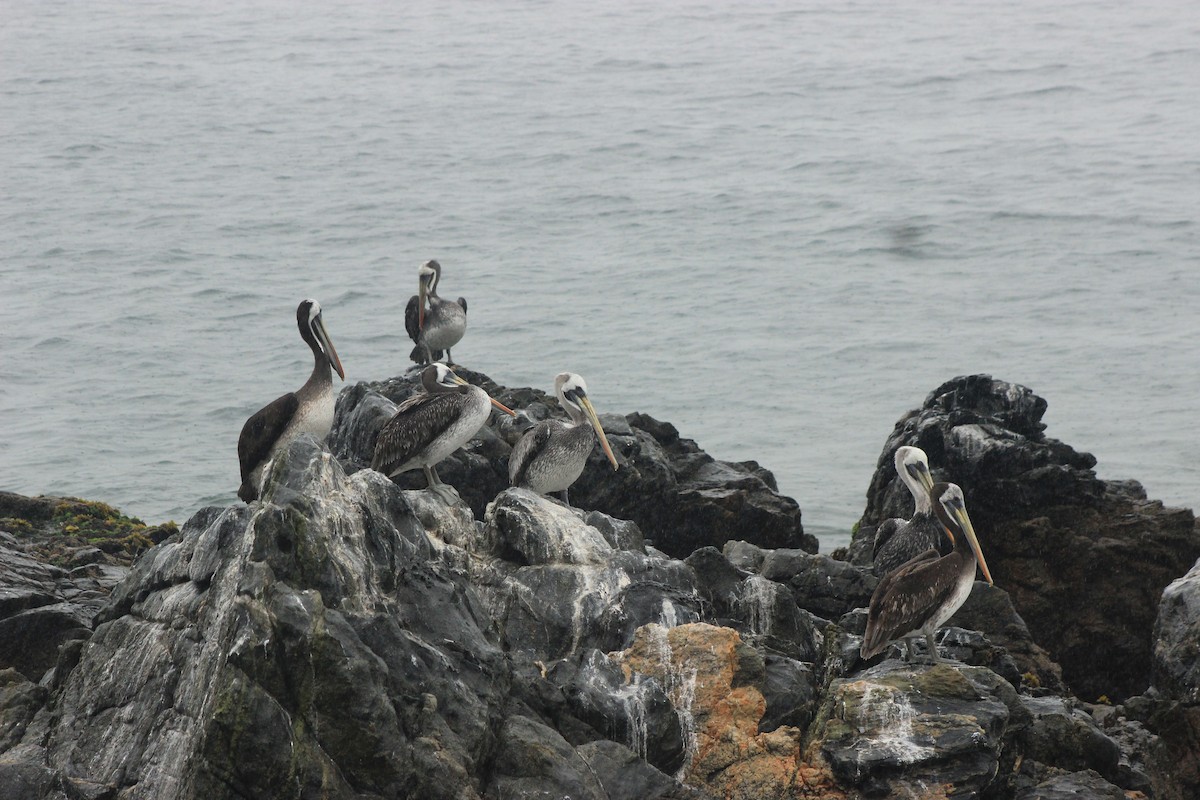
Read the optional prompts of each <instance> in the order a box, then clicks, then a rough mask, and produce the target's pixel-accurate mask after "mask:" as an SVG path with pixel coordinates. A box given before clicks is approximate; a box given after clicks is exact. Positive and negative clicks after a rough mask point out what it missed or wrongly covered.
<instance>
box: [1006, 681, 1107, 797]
mask: <svg viewBox="0 0 1200 800" xmlns="http://www.w3.org/2000/svg"><path fill="white" fill-rule="evenodd" d="M1022 703H1023V704H1024V705H1025V708H1026V709H1027V710H1028V711H1029V713H1030V715H1031V716H1032V718H1033V721H1032V723H1031V724H1030V727H1029V730H1028V732H1027V734H1026V737H1025V754H1026V757H1028V758H1032V759H1034V760H1036V761H1038V762H1040V763H1042V764H1046V765H1048V766H1051V767H1055V768H1058V769H1062V770H1065V771H1067V772H1079V771H1082V770H1093V771H1095V772H1097V773H1099V774H1100V775H1101V776H1103V777H1104V779H1105V780H1107V781H1110V782H1112V781H1115V780H1117V779H1118V764H1119V761H1120V758H1121V752H1120V749H1119V748H1118V747H1117V744H1116V742H1114V741H1113V740H1112V739H1110V738H1109V737H1108V736H1106V735H1105V734H1104V732H1103V731H1102V730H1100V728H1099V727H1098V726H1097V725H1096V724H1095V722H1093V721H1092V718H1091V717H1090V716H1089V715H1088V714H1086V713H1084V712H1083V711H1082V710H1081V709H1079V708H1078V707H1076V706H1075V705H1074V704H1072V703H1070V702H1069V701H1067V700H1064V699H1063V698H1061V697H1026V698H1022Z"/></svg>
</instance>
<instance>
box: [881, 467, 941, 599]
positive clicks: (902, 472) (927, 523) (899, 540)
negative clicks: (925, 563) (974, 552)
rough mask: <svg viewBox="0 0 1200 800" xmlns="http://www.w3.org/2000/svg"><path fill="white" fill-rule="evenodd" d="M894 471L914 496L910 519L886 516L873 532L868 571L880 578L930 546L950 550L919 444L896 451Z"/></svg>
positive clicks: (930, 478)
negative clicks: (935, 510) (932, 499)
mask: <svg viewBox="0 0 1200 800" xmlns="http://www.w3.org/2000/svg"><path fill="white" fill-rule="evenodd" d="M896 474H897V475H899V476H900V480H902V481H904V485H905V486H907V487H908V491H909V492H911V493H912V496H913V506H914V507H913V515H912V519H908V520H904V519H885V520H884V521H883V522H881V523H880V524H879V528H878V529H877V530H876V531H875V544H874V546H873V547H872V550H871V557H872V566H871V571H872V572H874V573H875V574H876V575H878V576H879V577H881V578H882V577H883V576H884V575H886V574H888V573H889V572H891V571H892V570H894V569H896V568H897V567H899V566H900V565H901V564H903V563H905V562H906V561H908V560H909V559H911V558H913V557H915V556H919V555H921V554H922V553H924V552H925V551H926V550H928V549H930V548H934V549H936V550H938V551H939V552H940V553H941V554H942V555H946V554H947V553H949V552H950V548H949V547H947V546H945V539H944V538H943V537H942V526H941V525H940V524H939V523H938V521H937V519H936V518H935V517H934V515H933V506H931V505H930V502H929V490H930V489H931V488H933V477H932V476H931V475H930V474H929V460H928V459H927V458H926V457H925V451H924V450H922V449H921V448H919V447H901V448H900V449H898V450H897V451H896Z"/></svg>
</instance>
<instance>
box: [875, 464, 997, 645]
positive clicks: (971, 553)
mask: <svg viewBox="0 0 1200 800" xmlns="http://www.w3.org/2000/svg"><path fill="white" fill-rule="evenodd" d="M929 496H930V500H931V501H932V505H933V512H934V514H935V515H936V516H937V518H938V520H939V521H940V522H941V524H942V526H943V528H944V530H945V532H946V535H947V536H949V537H950V540H951V541H952V542H953V543H954V550H953V551H951V552H950V554H949V555H945V556H939V555H938V551H937V550H935V549H932V548H930V549H929V550H926V551H925V552H924V553H922V554H921V555H919V556H917V557H916V558H913V559H911V560H910V561H908V562H906V563H905V564H903V565H902V566H900V567H899V568H897V569H896V570H894V571H893V572H890V573H888V574H887V575H886V576H884V578H883V580H881V581H880V582H879V585H878V586H876V587H875V593H874V594H872V595H871V603H870V605H869V606H868V608H867V630H866V633H864V634H863V642H862V648H861V650H860V653H861V654H862V657H863V658H864V659H867V658H872V657H873V656H876V655H878V654H879V653H882V652H883V651H884V650H885V649H887V646H888V645H889V644H891V643H892V642H895V641H898V640H901V639H902V640H904V643H905V650H906V653H907V657H908V658H909V659H911V658H912V648H911V646H910V645H909V639H912V638H916V637H918V636H924V637H925V641H926V643H928V645H929V653H930V655H931V656H932V658H933V660H934V661H935V662H940V661H941V660H942V658H941V656H940V655H939V654H938V651H937V645H936V644H935V643H934V641H933V634H934V632H935V631H937V629H938V628H940V627H941V626H942V625H944V624H945V623H946V620H948V619H950V617H952V616H953V615H954V612H955V611H957V610H958V609H959V607H960V606H961V605H962V604H963V603H964V602H965V601H966V599H967V596H968V595H970V594H971V588H972V587H973V586H974V585H975V570H976V568H978V569H979V570H980V571H981V572H982V573H983V577H984V579H985V580H986V581H987V582H988V585H991V583H992V574H991V572H989V571H988V566H987V562H986V561H985V560H984V558H983V551H982V550H981V549H980V547H979V539H978V538H976V536H975V529H974V527H973V526H972V525H971V518H970V517H969V516H967V508H966V503H965V501H964V500H963V493H962V489H960V488H959V487H958V486H957V485H955V484H953V483H935V484H934V485H933V488H932V489H930V491H929Z"/></svg>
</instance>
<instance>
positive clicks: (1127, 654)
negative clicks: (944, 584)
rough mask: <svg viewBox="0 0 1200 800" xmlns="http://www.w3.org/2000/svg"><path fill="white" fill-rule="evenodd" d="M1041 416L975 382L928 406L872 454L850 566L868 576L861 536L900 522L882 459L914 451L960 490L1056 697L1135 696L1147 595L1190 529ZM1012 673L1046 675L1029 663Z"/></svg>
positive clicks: (1148, 615) (896, 490)
mask: <svg viewBox="0 0 1200 800" xmlns="http://www.w3.org/2000/svg"><path fill="white" fill-rule="evenodd" d="M1045 411H1046V401H1045V400H1043V399H1042V398H1040V397H1038V396H1037V395H1035V394H1033V392H1032V391H1030V390H1029V389H1028V388H1026V387H1023V386H1019V385H1017V384H1012V383H1006V382H1004V381H999V380H994V379H992V378H991V377H990V376H988V375H972V376H968V377H961V378H955V379H954V380H952V381H948V382H947V383H945V384H943V385H942V386H940V387H938V388H937V389H935V390H934V391H933V392H931V393H930V394H929V396H928V397H926V398H925V402H924V404H923V405H922V406H921V408H919V409H917V410H915V411H911V412H909V413H908V414H906V415H905V416H904V417H902V418H901V419H900V421H899V422H897V423H896V427H895V429H894V430H893V432H892V434H891V436H889V437H888V440H887V442H886V443H885V445H884V448H883V452H882V453H881V454H880V457H879V462H878V466H877V469H876V472H875V475H874V477H873V478H872V480H871V485H870V488H869V490H868V493H867V507H866V510H865V511H864V512H863V516H862V519H861V521H860V524H859V527H858V531H857V533H856V535H855V537H854V540H853V542H852V544H851V548H850V554H851V558H852V560H853V561H855V563H859V564H866V563H868V562H869V560H870V549H871V540H872V536H873V530H874V526H875V525H877V524H878V523H879V522H880V521H882V520H883V519H886V518H888V517H893V516H900V517H908V516H910V515H911V513H912V508H911V504H912V500H911V498H909V497H908V495H907V489H905V488H904V487H903V486H902V485H901V483H900V481H899V479H898V478H897V477H896V474H895V467H894V465H893V456H894V453H895V451H896V449H897V448H899V447H900V446H901V445H906V444H907V445H915V446H917V447H920V448H922V449H923V450H924V451H925V452H926V454H927V455H928V456H929V462H930V466H931V468H932V470H933V474H934V476H935V478H937V479H939V480H949V481H953V482H955V483H957V484H959V485H960V486H962V488H963V491H964V493H965V495H966V499H967V508H968V510H969V512H970V515H971V519H972V521H973V522H974V524H975V528H976V530H977V531H978V533H979V537H980V543H981V545H982V547H983V551H984V555H985V557H986V558H987V561H988V565H989V567H990V568H991V571H992V575H993V577H994V578H995V580H996V585H997V586H999V587H1001V588H1003V589H1004V590H1005V591H1007V592H1008V594H1009V595H1010V596H1011V597H1012V601H1013V604H1014V606H1015V608H1016V610H1017V611H1018V612H1019V614H1020V616H1021V618H1022V619H1023V620H1024V621H1025V623H1027V625H1028V629H1029V631H1030V632H1031V633H1032V635H1033V639H1034V641H1036V643H1037V644H1038V645H1040V646H1041V647H1043V648H1045V649H1046V651H1047V652H1048V653H1049V655H1050V657H1051V658H1052V659H1053V661H1054V662H1057V663H1058V664H1060V665H1061V666H1062V674H1063V678H1064V680H1065V682H1066V684H1067V685H1069V686H1070V687H1071V689H1072V690H1073V691H1075V692H1076V693H1077V694H1078V695H1079V696H1081V697H1084V698H1088V699H1095V698H1098V697H1101V696H1107V697H1108V698H1111V699H1114V700H1120V699H1123V698H1125V697H1129V696H1131V695H1135V694H1139V693H1141V692H1142V691H1144V690H1145V688H1146V686H1147V684H1148V678H1149V674H1150V666H1151V629H1152V627H1153V623H1154V619H1155V616H1156V614H1157V608H1158V598H1159V595H1160V594H1161V592H1162V590H1163V588H1164V587H1165V586H1167V584H1168V583H1170V582H1171V581H1172V580H1174V579H1175V578H1177V577H1179V576H1180V575H1182V574H1183V573H1184V572H1185V571H1186V570H1187V568H1188V567H1190V566H1191V565H1192V564H1193V563H1194V562H1195V561H1196V558H1197V557H1198V556H1200V529H1198V528H1197V523H1196V520H1195V518H1194V516H1193V515H1192V513H1191V512H1190V511H1188V510H1186V509H1172V508H1165V507H1163V505H1162V504H1161V503H1158V502H1155V501H1151V500H1148V499H1147V498H1146V496H1145V493H1144V491H1142V489H1141V487H1140V486H1139V485H1138V484H1136V483H1135V482H1132V481H1125V482H1114V481H1102V480H1100V479H1099V478H1097V477H1096V475H1095V473H1094V472H1093V470H1092V468H1093V467H1094V466H1095V463H1096V460H1095V458H1094V457H1093V456H1091V455H1090V454H1087V453H1080V452H1077V451H1075V450H1074V449H1072V448H1071V447H1069V446H1068V445H1066V444H1064V443H1062V442H1060V441H1058V440H1056V439H1052V438H1050V437H1048V436H1046V435H1045V432H1044V429H1045V425H1044V423H1043V422H1042V421H1041V418H1042V415H1043V414H1044V413H1045ZM1014 653H1016V648H1014ZM1022 669H1027V670H1029V671H1032V672H1036V673H1039V674H1042V675H1046V674H1047V673H1046V668H1045V667H1044V666H1039V664H1038V659H1036V658H1035V659H1033V660H1027V661H1025V662H1024V663H1023V664H1022ZM1052 671H1053V670H1052V668H1051V672H1052Z"/></svg>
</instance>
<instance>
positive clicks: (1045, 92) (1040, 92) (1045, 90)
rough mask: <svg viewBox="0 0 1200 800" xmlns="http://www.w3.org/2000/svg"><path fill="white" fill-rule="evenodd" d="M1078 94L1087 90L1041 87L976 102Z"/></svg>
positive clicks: (1066, 85) (992, 95) (1074, 87)
mask: <svg viewBox="0 0 1200 800" xmlns="http://www.w3.org/2000/svg"><path fill="white" fill-rule="evenodd" d="M1079 92H1083V93H1086V92H1087V89H1084V88H1083V87H1082V86H1076V85H1074V84H1061V85H1059V86H1043V87H1041V88H1040V89H1026V90H1024V91H1020V92H1005V93H1003V94H991V95H987V96H985V97H980V98H978V99H977V101H976V102H980V103H997V102H1003V101H1005V100H1020V99H1022V98H1032V97H1049V96H1051V95H1058V94H1076V93H1079Z"/></svg>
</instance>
